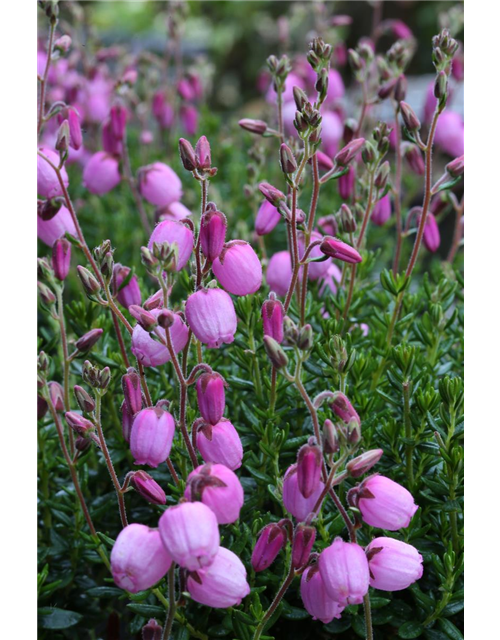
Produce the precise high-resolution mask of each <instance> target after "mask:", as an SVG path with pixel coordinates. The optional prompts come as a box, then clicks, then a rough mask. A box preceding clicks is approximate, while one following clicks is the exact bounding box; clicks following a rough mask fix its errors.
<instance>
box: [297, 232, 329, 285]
mask: <svg viewBox="0 0 500 640" xmlns="http://www.w3.org/2000/svg"><path fill="white" fill-rule="evenodd" d="M322 238H323V236H322V235H321V234H320V233H318V232H317V231H313V233H312V234H311V242H316V241H319V240H322ZM305 250H306V247H305V241H304V236H303V235H302V234H300V235H299V257H300V258H301V259H302V258H303V257H304V253H305ZM323 256H324V252H323V251H322V250H321V245H316V246H315V247H314V248H313V249H312V251H311V252H310V253H309V256H308V258H322V257H323ZM331 264H332V261H331V260H330V259H328V260H323V261H322V262H310V263H309V270H308V277H309V280H318V278H323V277H324V276H325V275H326V274H327V272H328V269H329V268H330V266H331Z"/></svg>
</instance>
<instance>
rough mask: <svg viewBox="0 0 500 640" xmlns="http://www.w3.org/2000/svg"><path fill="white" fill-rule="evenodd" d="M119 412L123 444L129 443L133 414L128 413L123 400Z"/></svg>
mask: <svg viewBox="0 0 500 640" xmlns="http://www.w3.org/2000/svg"><path fill="white" fill-rule="evenodd" d="M120 410H121V412H122V433H123V437H124V439H125V442H130V433H131V431H132V425H133V423H134V414H133V413H130V411H129V410H128V407H127V403H126V402H125V400H124V401H123V402H122V404H121V407H120Z"/></svg>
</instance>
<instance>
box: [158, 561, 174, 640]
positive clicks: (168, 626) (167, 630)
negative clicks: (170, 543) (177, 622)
mask: <svg viewBox="0 0 500 640" xmlns="http://www.w3.org/2000/svg"><path fill="white" fill-rule="evenodd" d="M168 602H169V607H168V614H167V619H166V621H165V626H164V627H163V633H162V636H161V637H162V640H169V638H170V634H171V632H172V625H173V624H174V618H175V610H176V607H177V605H176V602H175V562H172V565H171V567H170V569H169V570H168Z"/></svg>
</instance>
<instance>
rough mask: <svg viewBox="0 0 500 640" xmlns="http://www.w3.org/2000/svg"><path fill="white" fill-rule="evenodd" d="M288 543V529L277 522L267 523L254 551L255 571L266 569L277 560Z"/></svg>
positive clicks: (253, 565)
mask: <svg viewBox="0 0 500 640" xmlns="http://www.w3.org/2000/svg"><path fill="white" fill-rule="evenodd" d="M285 544H286V531H285V529H284V528H283V527H281V526H280V525H279V524H278V523H276V522H271V523H270V524H268V525H266V526H265V527H264V528H263V529H262V531H261V532H260V534H259V537H258V538H257V542H256V543H255V547H254V548H253V552H252V567H253V569H254V571H264V569H267V568H268V567H270V566H271V565H272V564H273V562H274V561H275V560H276V557H277V556H278V553H279V552H280V551H281V549H282V548H283V547H284V545H285Z"/></svg>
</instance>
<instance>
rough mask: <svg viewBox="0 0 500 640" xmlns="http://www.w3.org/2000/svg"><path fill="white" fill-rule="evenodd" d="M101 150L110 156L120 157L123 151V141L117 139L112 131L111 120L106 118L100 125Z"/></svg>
mask: <svg viewBox="0 0 500 640" xmlns="http://www.w3.org/2000/svg"><path fill="white" fill-rule="evenodd" d="M101 139H102V148H103V150H104V151H105V152H106V153H109V154H111V155H112V156H120V155H121V153H122V151H123V141H122V139H121V138H117V137H116V136H115V134H114V131H113V125H112V123H111V119H110V118H108V119H107V120H106V121H105V122H104V124H103V125H102V138H101Z"/></svg>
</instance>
